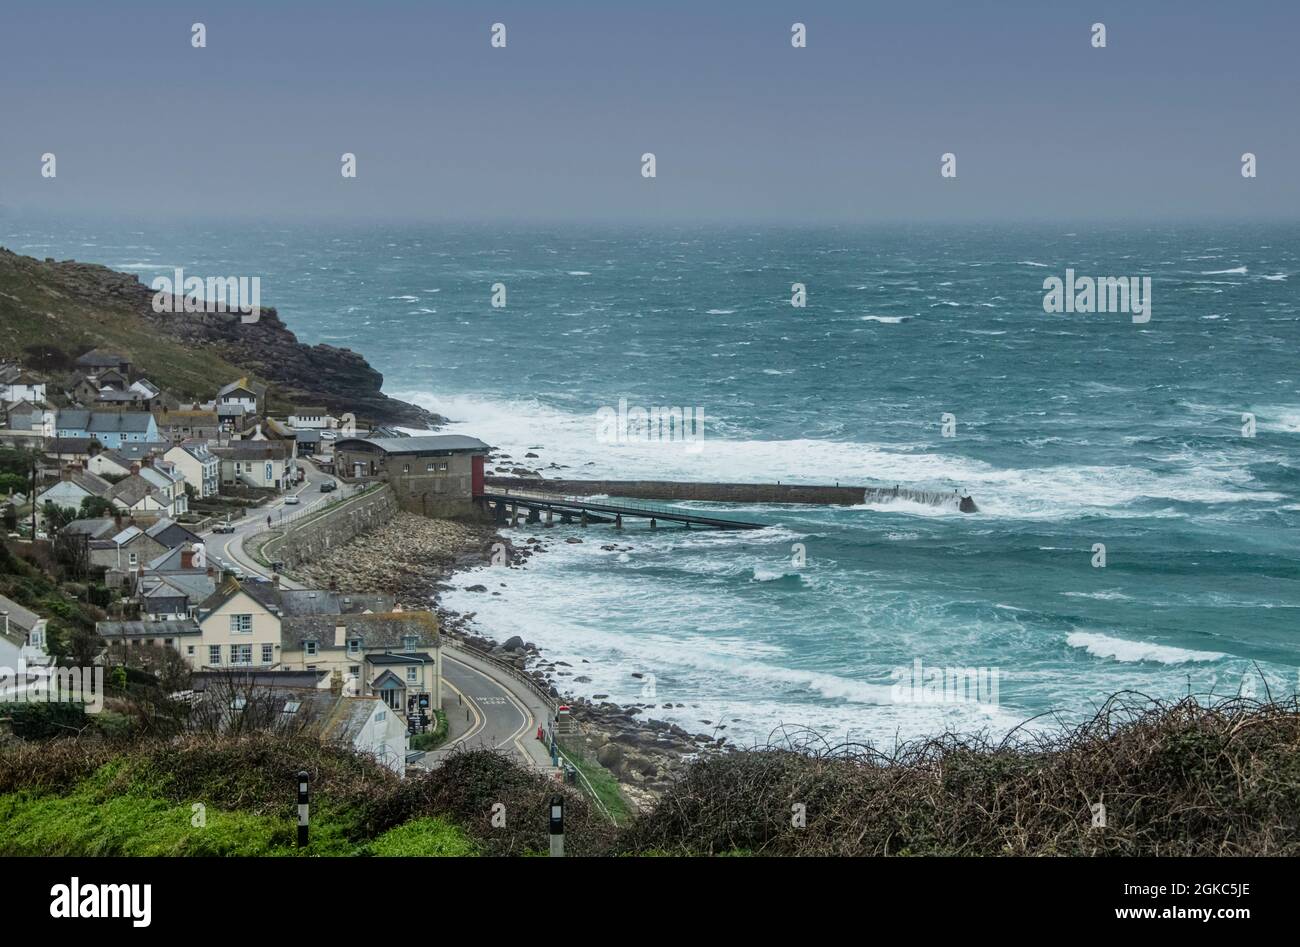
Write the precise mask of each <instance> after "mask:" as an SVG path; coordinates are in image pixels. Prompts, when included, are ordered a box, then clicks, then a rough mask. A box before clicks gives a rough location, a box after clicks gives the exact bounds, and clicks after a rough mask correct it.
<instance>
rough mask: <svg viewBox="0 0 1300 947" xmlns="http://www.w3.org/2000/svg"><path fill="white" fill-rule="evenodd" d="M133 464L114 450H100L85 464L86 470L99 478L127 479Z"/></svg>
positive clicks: (129, 459)
mask: <svg viewBox="0 0 1300 947" xmlns="http://www.w3.org/2000/svg"><path fill="white" fill-rule="evenodd" d="M133 463H135V462H134V461H133V460H131V458H129V457H127V456H126V455H125V454H120V453H118V452H117V451H115V450H102V451H100V452H99V453H98V454H96V455H95V456H94V457H92V458H90V460H88V461H87V462H86V469H87V470H89V471H90V472H91V473H93V474H97V475H99V476H101V477H129V476H130V475H131V473H132V471H131V466H132V464H133Z"/></svg>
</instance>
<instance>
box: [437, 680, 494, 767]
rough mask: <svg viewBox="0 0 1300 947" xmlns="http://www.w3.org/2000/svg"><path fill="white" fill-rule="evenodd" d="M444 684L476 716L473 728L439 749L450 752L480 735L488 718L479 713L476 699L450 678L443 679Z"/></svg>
mask: <svg viewBox="0 0 1300 947" xmlns="http://www.w3.org/2000/svg"><path fill="white" fill-rule="evenodd" d="M453 660H454V659H453ZM442 682H443V683H444V684H446V685H447V686H448V687H450V688H451V689H452V690H453V691H455V692H456V693H457V694H459V695H460V699H461V700H463V701H465V704H466V706H468V707H469V709H470V713H472V714H473V715H474V725H473V726H471V727H470V728H469V729H468V730H466V731H465V732H464V733H462V734H461V735H460V736H458V737H457V738H456V739H454V740H452V741H451V742H450V743H448V744H447V745H446V746H445V747H439V748H438V749H440V750H441V749H447V750H450V749H451V748H452V747H454V746H456V745H457V744H458V743H462V742H464V741H465V740H468V739H469V738H470V737H472V736H473V735H474V734H476V733H478V732H479V730H481V729H482V728H483V723H484V721H485V720H486V719H487V718H486V717H485V716H484V715H483V714H481V713H479V710H478V707H477V705H475V703H474V698H473V697H470V696H469V695H468V694H466V693H465V692H464V691H462V690H461V689H460V688H459V687H457V686H456V685H455V684H453V683H452V682H451V679H450V678H447V677H444V678H443V679H442Z"/></svg>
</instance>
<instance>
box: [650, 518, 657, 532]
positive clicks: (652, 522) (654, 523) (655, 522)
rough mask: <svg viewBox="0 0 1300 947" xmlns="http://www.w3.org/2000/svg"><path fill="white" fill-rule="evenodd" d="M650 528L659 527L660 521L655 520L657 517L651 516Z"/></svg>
mask: <svg viewBox="0 0 1300 947" xmlns="http://www.w3.org/2000/svg"><path fill="white" fill-rule="evenodd" d="M650 528H651V529H658V528H659V523H658V521H657V520H655V518H654V517H653V516H652V517H650Z"/></svg>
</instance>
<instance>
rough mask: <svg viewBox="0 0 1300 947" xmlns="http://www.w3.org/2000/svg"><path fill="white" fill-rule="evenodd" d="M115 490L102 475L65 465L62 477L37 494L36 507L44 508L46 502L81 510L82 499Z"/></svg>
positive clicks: (103, 495)
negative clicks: (98, 475)
mask: <svg viewBox="0 0 1300 947" xmlns="http://www.w3.org/2000/svg"><path fill="white" fill-rule="evenodd" d="M112 491H113V485H112V484H111V483H109V482H108V481H107V480H105V479H104V478H102V477H97V476H96V475H95V474H93V473H90V472H89V471H86V470H81V469H80V468H76V467H64V468H63V476H62V479H60V480H58V481H57V482H56V483H54V484H52V485H50V486H48V487H46V488H45V489H44V490H41V491H39V492H38V493H37V494H36V507H37V509H38V510H43V509H44V508H45V504H46V503H53V504H54V505H55V506H60V507H64V508H65V509H69V510H80V509H81V501H82V500H85V499H86V498H88V497H104V498H105V499H107V498H108V495H109V494H110V493H111V492H112Z"/></svg>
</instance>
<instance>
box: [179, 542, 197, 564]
mask: <svg viewBox="0 0 1300 947" xmlns="http://www.w3.org/2000/svg"><path fill="white" fill-rule="evenodd" d="M181 568H182V569H193V568H194V547H193V546H192V545H191V544H190V543H186V544H185V548H184V549H182V550H181Z"/></svg>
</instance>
